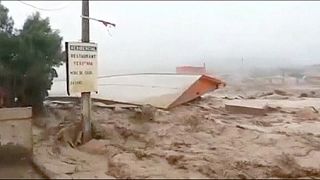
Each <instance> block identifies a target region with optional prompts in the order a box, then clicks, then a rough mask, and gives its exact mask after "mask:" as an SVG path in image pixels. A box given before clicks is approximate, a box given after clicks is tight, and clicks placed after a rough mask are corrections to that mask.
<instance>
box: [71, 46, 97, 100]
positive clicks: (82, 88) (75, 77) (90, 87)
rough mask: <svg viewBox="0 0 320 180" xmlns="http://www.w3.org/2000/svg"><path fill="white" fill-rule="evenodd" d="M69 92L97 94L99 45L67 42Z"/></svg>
mask: <svg viewBox="0 0 320 180" xmlns="http://www.w3.org/2000/svg"><path fill="white" fill-rule="evenodd" d="M66 55H67V62H66V66H67V92H68V95H70V94H74V93H80V92H97V91H98V88H97V44H96V43H83V42H66Z"/></svg>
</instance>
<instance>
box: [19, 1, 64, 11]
mask: <svg viewBox="0 0 320 180" xmlns="http://www.w3.org/2000/svg"><path fill="white" fill-rule="evenodd" d="M18 1H19V2H20V3H22V4H24V5H27V6H30V7H32V8H35V9H38V10H40V11H59V10H62V9H65V8H66V7H68V6H69V5H70V2H69V4H67V5H65V6H63V7H60V8H55V9H46V8H39V7H36V6H34V5H32V4H28V3H26V2H23V1H21V0H18Z"/></svg>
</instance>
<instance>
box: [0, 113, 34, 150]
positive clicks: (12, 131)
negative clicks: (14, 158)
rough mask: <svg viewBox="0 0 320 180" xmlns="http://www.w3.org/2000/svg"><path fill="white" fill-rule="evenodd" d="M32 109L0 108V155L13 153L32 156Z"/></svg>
mask: <svg viewBox="0 0 320 180" xmlns="http://www.w3.org/2000/svg"><path fill="white" fill-rule="evenodd" d="M32 145H33V142H32V109H31V107H23V108H0V155H1V156H2V155H3V156H5V155H6V154H12V153H14V152H13V151H16V152H23V153H25V151H27V152H29V153H31V154H32Z"/></svg>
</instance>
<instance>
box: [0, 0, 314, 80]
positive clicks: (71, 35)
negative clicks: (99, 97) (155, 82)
mask: <svg viewBox="0 0 320 180" xmlns="http://www.w3.org/2000/svg"><path fill="white" fill-rule="evenodd" d="M25 2H26V3H29V4H32V5H34V6H37V7H39V8H50V9H57V8H61V7H65V8H64V9H62V10H59V11H39V12H40V13H41V14H42V16H43V17H49V18H50V21H51V24H52V28H53V29H59V30H60V32H61V33H60V35H61V36H63V40H64V41H78V40H80V39H81V18H80V14H81V1H71V2H68V1H38V2H35V1H25ZM2 4H3V5H5V6H6V7H7V8H9V10H10V11H9V15H11V16H12V17H13V18H14V21H15V26H16V28H20V27H22V25H23V22H24V20H25V19H26V17H27V16H28V15H30V14H32V13H33V12H35V11H36V9H35V8H32V7H29V6H26V5H24V4H22V3H21V2H19V1H2ZM319 9H320V2H319V1H318V2H311V1H308V2H296V1H291V2H289V1H288V2H276V1H271V2H266V1H264V2H263V1H262V2H259V1H252V2H249V1H248V2H245V1H240V2H228V1H225V2H218V1H202V2H196V1H194V2H190V1H184V2H183V1H180V2H171V1H152V2H147V1H140V2H139V1H133V2H124V1H121V2H112V1H91V2H90V16H91V17H94V18H100V19H104V20H106V21H110V22H113V23H116V25H117V26H116V28H111V29H110V34H111V36H110V35H109V33H108V31H107V28H106V27H105V26H103V25H102V24H101V23H98V22H95V21H91V22H90V31H91V32H90V39H91V41H92V42H96V43H98V51H99V54H98V56H99V59H98V60H99V61H98V63H99V74H100V75H105V74H110V73H111V74H112V73H124V72H155V71H157V72H163V71H175V67H176V66H179V65H199V66H200V65H202V62H205V63H206V64H207V66H209V67H210V68H212V69H213V70H215V71H218V70H219V69H222V68H235V67H239V66H240V65H241V58H242V57H243V58H244V65H245V66H264V67H269V66H272V65H277V66H288V65H299V64H313V63H320V50H319V48H320V11H319ZM64 69H65V67H62V68H60V70H59V72H60V74H61V75H62V76H64V74H63V70H64Z"/></svg>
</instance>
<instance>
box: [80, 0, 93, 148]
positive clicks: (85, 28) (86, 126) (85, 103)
mask: <svg viewBox="0 0 320 180" xmlns="http://www.w3.org/2000/svg"><path fill="white" fill-rule="evenodd" d="M82 16H87V17H89V0H82ZM81 19H82V42H85V43H88V42H90V36H89V34H90V31H89V19H86V18H81ZM81 104H82V109H81V110H82V111H81V118H82V119H81V120H82V132H83V139H82V142H83V143H85V142H88V141H89V140H90V139H91V138H92V137H91V97H90V92H81Z"/></svg>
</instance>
